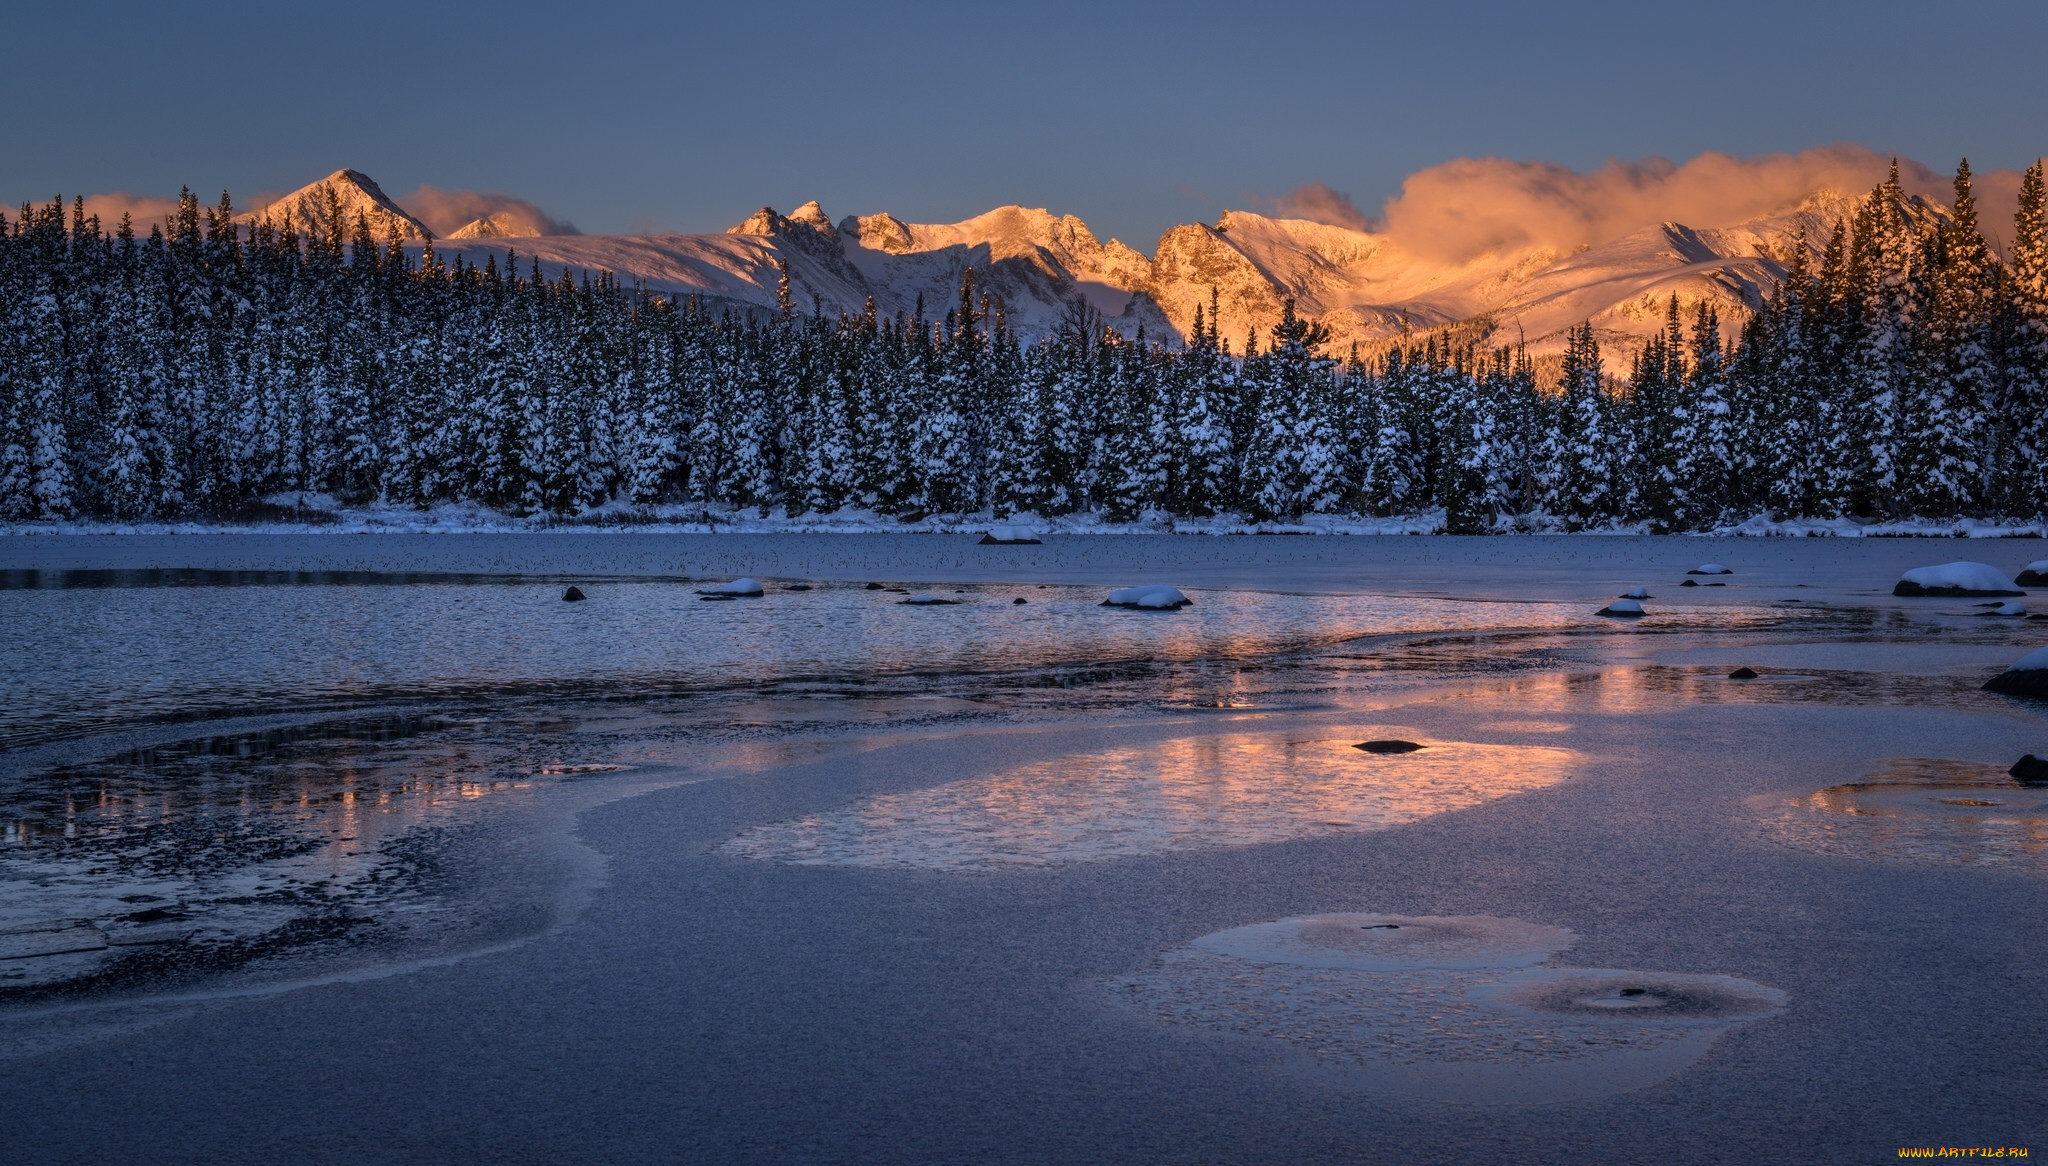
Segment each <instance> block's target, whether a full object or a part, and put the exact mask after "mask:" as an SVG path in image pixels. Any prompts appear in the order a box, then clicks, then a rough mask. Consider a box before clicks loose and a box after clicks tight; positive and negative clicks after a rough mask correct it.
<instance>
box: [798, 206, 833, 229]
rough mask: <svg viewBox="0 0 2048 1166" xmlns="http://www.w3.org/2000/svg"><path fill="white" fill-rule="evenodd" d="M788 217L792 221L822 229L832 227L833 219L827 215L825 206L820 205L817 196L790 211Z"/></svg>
mask: <svg viewBox="0 0 2048 1166" xmlns="http://www.w3.org/2000/svg"><path fill="white" fill-rule="evenodd" d="M788 218H789V221H790V222H792V223H802V224H803V225H805V226H807V227H815V228H817V229H818V230H821V231H829V230H831V229H832V220H831V219H829V218H826V217H825V208H824V207H821V206H819V205H818V200H817V199H815V198H814V199H812V200H811V201H809V202H807V203H805V204H804V205H802V206H800V207H798V208H796V209H795V210H793V211H791V212H789V215H788Z"/></svg>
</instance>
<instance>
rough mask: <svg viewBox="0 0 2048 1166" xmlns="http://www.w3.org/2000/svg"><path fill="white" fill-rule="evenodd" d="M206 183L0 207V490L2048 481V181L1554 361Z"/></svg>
mask: <svg viewBox="0 0 2048 1166" xmlns="http://www.w3.org/2000/svg"><path fill="white" fill-rule="evenodd" d="M234 213H235V212H234V208H233V206H232V205H231V204H230V203H229V201H228V199H227V197H226V196H225V195H223V196H222V199H221V202H220V204H219V205H218V206H217V207H213V208H205V209H202V208H201V206H200V205H199V203H198V201H197V200H196V199H194V198H193V197H192V196H191V195H190V194H189V193H188V194H186V195H185V196H183V198H182V199H181V203H180V209H179V211H178V212H177V213H176V214H175V215H173V216H171V217H170V219H169V220H168V221H167V223H166V224H164V225H163V226H162V227H152V228H151V229H150V230H149V232H148V234H147V236H139V235H138V234H137V232H136V231H135V230H134V229H133V227H132V225H131V224H130V223H129V222H127V221H126V220H125V219H124V221H123V222H122V223H121V224H120V225H119V227H118V228H117V229H115V230H114V231H112V232H108V231H106V230H104V229H103V227H102V225H101V224H100V223H99V222H98V221H97V220H96V219H93V218H89V217H87V216H85V214H84V212H83V206H82V204H74V205H73V207H72V208H71V209H70V213H69V214H68V216H67V214H66V208H65V207H64V205H63V203H62V202H61V201H59V202H56V203H52V204H49V205H47V206H42V207H35V206H25V207H23V208H22V211H21V214H20V216H19V217H18V219H16V220H15V221H13V222H11V223H10V222H8V221H7V220H6V218H5V216H0V518H4V519H7V520H13V521H52V520H57V521H61V520H67V519H73V518H80V517H87V518H100V519H149V518H172V517H181V516H194V515H200V516H204V515H213V516H223V515H234V514H237V513H242V512H244V508H245V507H247V506H248V504H249V503H250V502H251V500H254V499H258V498H262V497H264V496H266V495H274V494H279V493H287V492H294V491H304V492H318V493H326V494H331V495H334V496H336V497H338V498H340V499H342V500H344V501H348V502H368V501H372V500H382V501H384V502H387V503H392V504H401V505H414V506H419V507H427V506H432V505H434V504H437V503H441V502H448V501H476V502H481V503H484V504H486V505H489V506H492V507H495V508H499V509H501V510H504V511H506V512H508V513H513V514H536V513H548V514H578V513H584V512H587V511H589V510H591V509H593V508H597V507H601V506H605V505H607V504H610V503H616V502H620V501H625V502H630V503H634V504H643V505H655V504H661V503H672V502H706V503H716V504H723V505H732V506H741V507H758V508H760V509H761V510H762V511H763V512H764V513H766V512H768V511H770V510H786V511H787V512H788V513H790V514H800V513H807V512H820V513H824V512H831V511H835V510H839V509H842V508H846V507H859V508H864V509H868V510H873V511H877V512H880V513H885V514H896V515H912V514H939V513H957V514H971V513H983V512H987V513H992V514H994V515H996V516H998V517H1001V516H1006V515H1010V514H1015V513H1023V512H1029V513H1035V514H1039V515H1045V516H1053V515H1063V514H1072V513H1077V512H1088V513H1094V514H1099V515H1101V516H1103V517H1104V518H1106V519H1109V520H1112V521H1121V520H1129V519H1135V518H1138V517H1139V516H1141V515H1144V514H1147V513H1157V512H1165V513H1170V514H1174V515H1179V516H1209V515H1215V514H1220V513H1237V514H1242V515H1244V516H1245V517H1247V518H1248V519H1251V520H1253V521H1270V520H1280V521H1287V520H1294V519H1298V518H1300V517H1302V516H1303V515H1307V514H1318V513H1322V514H1328V513H1341V514H1376V515H1392V514H1414V513H1421V512H1429V511H1441V512H1442V514H1443V521H1444V525H1445V528H1446V529H1448V530H1451V531H1471V532H1478V531H1487V530H1502V529H1524V528H1529V527H1532V526H1540V527H1552V528H1554V527H1565V528H1569V529H1581V528H1586V527H1593V526H1604V525H1608V524H1612V523H1615V522H1625V523H1645V524H1648V525H1650V526H1651V527H1652V528H1653V529H1673V530H1681V529H1703V528H1708V527H1712V526H1715V525H1717V524H1721V523H1725V522H1728V521H1734V520H1741V519H1745V518H1748V517H1750V516H1753V515H1755V514H1757V513H1759V512H1762V511H1770V512H1772V513H1774V514H1775V515H1777V516H1779V517H1801V516H1805V517H1824V518H1833V517H1842V516H1859V517H1867V518H1872V519H1895V518H1908V517H1916V516H1917V517H1928V518H1953V517H1958V516H1965V515H1971V516H1983V517H2015V516H2032V515H2038V514H2041V513H2043V512H2044V511H2048V473H2044V457H2043V455H2044V451H2048V375H2044V374H2048V242H2044V225H2043V189H2042V173H2041V167H2040V166H2039V165H2038V164H2037V165H2036V166H2035V167H2033V168H2032V169H2030V170H2029V171H2028V172H2027V175H2026V180H2025V183H2024V186H2023V189H2022V194H2021V198H2020V206H2019V211H2018V214H2017V216H2016V220H2015V231H2014V235H2013V243H2012V246H2011V247H2010V249H2009V252H2008V254H2009V257H2010V262H2009V263H2007V262H2002V261H2001V260H2000V259H1999V258H1998V256H1997V255H1996V254H1995V253H1994V252H1993V250H1992V249H1991V247H1990V246H1988V245H1987V243H1986V241H1985V239H1984V236H1983V234H1982V232H1981V231H1980V229H1979V226H1978V223H1977V211H1976V205H1975V200H1974V197H1973V195H1972V193H1971V189H1970V177H1969V171H1968V167H1967V165H1965V166H1964V167H1963V168H1962V169H1961V170H1960V171H1959V173H1958V174H1957V176H1956V193H1955V205H1954V209H1953V213H1952V214H1947V215H1932V214H1929V213H1927V212H1926V211H1925V209H1924V204H1916V203H1914V202H1912V201H1910V200H1908V199H1907V198H1906V197H1905V195H1904V193H1903V192H1902V191H1901V189H1900V187H1899V183H1898V178H1897V173H1896V170H1894V173H1893V175H1892V177H1891V178H1890V179H1889V180H1887V181H1886V182H1884V183H1883V184H1881V185H1879V186H1878V187H1877V188H1876V189H1874V190H1873V191H1872V192H1871V194H1870V196H1869V197H1868V198H1867V199H1865V200H1863V202H1862V203H1861V204H1860V209H1859V211H1858V212H1857V213H1856V214H1855V216H1854V217H1853V219H1852V220H1849V221H1845V222H1843V223H1842V224H1841V225H1840V226H1839V227H1838V228H1837V229H1836V230H1835V232H1834V235H1833V237H1832V238H1831V239H1829V240H1828V241H1827V243H1826V246H1825V248H1824V249H1822V252H1821V255H1822V257H1821V258H1820V259H1819V261H1818V262H1817V263H1815V262H1813V261H1811V260H1810V257H1809V255H1808V248H1806V247H1805V246H1800V247H1796V248H1794V249H1793V250H1792V254H1791V255H1790V256H1789V268H1790V270H1789V272H1788V275H1787V277H1786V279H1785V281H1784V284H1783V287H1782V288H1781V289H1780V290H1779V291H1778V292H1777V293H1776V294H1775V295H1774V296H1773V297H1772V298H1771V299H1769V300H1768V301H1767V302H1765V303H1764V304H1763V305H1762V306H1761V308H1760V309H1759V310H1758V311H1757V312H1755V313H1754V314H1753V315H1751V316H1750V317H1749V318H1748V319H1746V320H1744V321H1742V322H1741V324H1740V326H1739V327H1735V326H1734V325H1733V322H1731V324H1730V327H1729V329H1728V331H1729V332H1731V333H1732V334H1730V335H1724V332H1723V326H1722V323H1721V321H1720V320H1719V319H1718V318H1717V317H1716V315H1715V313H1714V311H1713V310H1712V309H1711V308H1710V307H1709V306H1707V305H1705V304H1700V305H1697V306H1695V308H1694V310H1692V311H1691V312H1690V313H1684V312H1681V309H1680V305H1679V303H1678V301H1677V299H1676V297H1674V298H1673V299H1672V300H1671V302H1670V304H1669V311H1668V317H1667V321H1666V328H1665V331H1664V333H1663V334H1662V335H1660V336H1658V337H1656V338H1655V339H1653V340H1652V341H1651V342H1650V343H1649V344H1648V346H1647V347H1646V348H1644V349H1643V350H1641V351H1639V352H1637V353H1635V354H1633V355H1632V357H1631V359H1630V362H1629V366H1628V368H1627V369H1625V370H1623V369H1619V368H1617V369H1613V370H1610V369H1608V368H1607V367H1605V366H1604V364H1603V360H1602V356H1601V353H1600V348H1599V344H1598V342H1597V339H1596V336H1595V334H1594V332H1593V330H1592V328H1591V327H1590V326H1586V327H1582V328H1580V329H1577V330H1575V331H1574V333H1573V336H1572V339H1571V343H1570V345H1569V348H1568V351H1567V352H1566V354H1565V358H1564V361H1563V366H1562V372H1561V374H1560V375H1559V376H1557V377H1556V378H1555V379H1554V380H1552V379H1550V378H1545V382H1546V383H1539V380H1538V378H1537V376H1536V374H1535V372H1534V369H1533V366H1532V365H1531V363H1530V362H1529V361H1528V360H1527V359H1526V358H1525V357H1524V356H1523V355H1522V354H1521V353H1519V352H1516V351H1509V350H1493V351H1486V352H1481V351H1478V350H1476V349H1475V348H1474V347H1472V346H1469V345H1467V346H1463V347H1458V346H1453V345H1451V344H1449V343H1447V342H1441V341H1439V340H1437V339H1432V338H1425V339H1423V340H1421V341H1419V342H1416V343H1404V344H1401V345H1397V346H1395V347H1394V348H1393V349H1392V350H1390V351H1389V352H1387V353H1385V354H1381V355H1377V356H1374V357H1372V358H1370V359H1362V358H1360V357H1359V355H1358V354H1357V353H1356V352H1355V351H1354V352H1353V353H1351V355H1350V357H1349V359H1343V358H1340V357H1338V356H1336V355H1335V354H1331V353H1327V352H1325V351H1324V347H1325V345H1324V336H1323V334H1322V332H1321V330H1320V329H1319V328H1317V327H1316V326H1314V325H1312V324H1310V323H1308V322H1306V321H1303V320H1301V319H1298V318H1297V317H1296V315H1295V313H1294V310H1293V305H1292V304H1291V303H1289V304H1287V305H1286V308H1285V311H1284V314H1283V318H1282V321H1281V323H1280V324H1279V325H1278V326H1277V327H1276V328H1274V329H1273V331H1272V333H1271V335H1270V336H1268V337H1265V338H1256V339H1253V340H1252V341H1251V342H1248V343H1246V344H1244V345H1242V346H1241V349H1240V351H1238V352H1235V353H1233V352H1232V351H1231V349H1230V345H1229V344H1228V343H1227V342H1226V340H1225V338H1223V337H1222V336H1220V335H1218V333H1217V330H1216V329H1215V327H1214V320H1215V318H1216V316H1215V312H1214V310H1213V308H1212V309H1211V310H1210V311H1208V312H1207V313H1201V312H1198V313H1197V316H1196V322H1195V325H1194V328H1193V330H1192V335H1191V336H1190V337H1189V338H1188V341H1187V343H1186V344H1185V346H1184V347H1181V348H1179V349H1169V348H1167V347H1165V346H1163V345H1157V344H1148V343H1146V341H1145V339H1144V338H1143V337H1142V336H1140V337H1138V338H1136V339H1134V340H1127V339H1125V338H1123V337H1121V336H1119V335H1118V334H1117V333H1115V332H1114V331H1111V330H1107V329H1104V328H1103V327H1102V326H1101V324H1100V321H1099V319H1093V320H1091V319H1089V318H1088V317H1087V315H1086V313H1085V312H1083V311H1080V310H1078V309H1077V311H1076V312H1075V313H1074V314H1073V316H1072V317H1071V318H1070V320H1069V321H1068V323H1067V326H1066V327H1064V328H1062V329H1061V330H1060V331H1059V332H1058V333H1057V334H1055V335H1052V336H1048V337H1045V338H1042V339H1039V340H1036V341H1034V342H1031V343H1023V342H1021V341H1020V340H1019V338H1018V337H1017V336H1015V335H1014V334H1012V333H1011V331H1010V330H1009V328H1008V327H1007V326H1006V323H1005V320H1004V316H1003V308H1002V304H1001V303H1000V302H996V301H992V300H991V299H990V298H989V297H987V296H985V295H977V293H976V292H975V289H974V285H973V277H972V273H971V272H970V273H969V275H968V278H967V280H966V282H965V283H964V284H963V286H962V287H961V290H960V298H959V302H958V304H957V305H955V306H954V307H952V308H951V309H950V310H948V311H946V312H945V314H944V316H943V317H942V318H938V319H926V318H925V313H924V311H923V309H922V307H920V309H919V310H918V311H917V312H916V313H914V314H909V315H904V316H899V317H896V318H889V317H884V316H881V315H879V314H878V313H877V312H876V311H875V310H874V309H873V306H872V304H871V305H870V306H869V309H868V310H867V311H866V312H864V313H863V314H861V315H858V316H837V317H830V318H828V317H827V316H825V315H824V314H823V313H821V312H819V311H817V310H815V308H814V309H813V310H811V311H804V310H802V309H801V307H800V306H799V305H796V304H793V303H792V302H791V299H790V295H789V289H788V286H787V277H786V274H785V279H784V286H783V289H782V295H781V306H780V310H779V311H778V312H775V313H763V314H762V315H761V316H760V317H758V318H754V317H742V316H735V315H733V314H731V313H716V314H714V313H712V312H710V311H707V310H703V309H702V308H700V307H699V306H698V305H697V304H696V303H695V302H694V301H693V300H683V299H678V298H672V297H660V296H653V295H648V294H644V293H642V292H639V291H636V290H634V289H630V288H627V287H624V286H622V285H621V284H620V283H619V282H617V281H616V280H614V279H612V278H609V277H604V278H599V279H596V280H590V279H585V280H584V281H582V282H576V281H573V280H571V279H570V278H569V277H568V276H567V275H566V274H565V275H564V276H563V277H562V278H560V279H556V280H548V279H546V278H545V277H544V276H543V274H542V272H541V270H540V268H539V266H538V265H537V264H535V265H533V266H532V267H531V268H530V269H529V270H528V271H527V273H526V274H523V275H522V274H521V272H520V270H519V268H518V261H517V260H516V258H513V257H510V256H508V262H507V264H506V266H505V267H504V268H502V269H501V268H500V267H499V266H498V265H497V261H496V259H495V257H493V258H492V259H490V260H488V261H487V262H486V263H485V264H484V265H483V266H481V267H479V266H475V265H466V264H465V263H463V261H462V260H461V259H459V258H458V259H456V260H455V261H454V262H453V263H452V264H451V263H449V262H446V261H445V260H444V259H443V258H442V257H440V256H437V255H435V254H434V253H433V251H432V250H431V248H428V249H427V250H426V251H425V253H424V254H423V255H418V256H414V255H410V254H408V253H407V252H406V251H405V249H404V248H402V247H401V246H399V244H398V242H397V241H396V240H395V239H394V240H388V241H384V242H382V243H380V242H379V241H377V240H375V239H372V238H370V237H369V233H368V230H367V228H366V227H363V226H361V225H360V224H359V225H358V228H357V230H356V231H355V232H354V233H353V236H352V237H349V238H343V237H342V236H341V235H340V234H338V233H337V234H331V235H324V234H322V233H321V232H319V231H317V230H314V231H308V232H304V233H302V232H300V231H298V230H296V229H295V228H294V227H293V226H292V225H291V224H289V223H286V224H282V225H280V226H277V227H272V226H270V225H263V226H258V227H256V228H254V229H245V228H240V227H237V226H236V225H235V224H234V223H233V222H232V220H233V217H234Z"/></svg>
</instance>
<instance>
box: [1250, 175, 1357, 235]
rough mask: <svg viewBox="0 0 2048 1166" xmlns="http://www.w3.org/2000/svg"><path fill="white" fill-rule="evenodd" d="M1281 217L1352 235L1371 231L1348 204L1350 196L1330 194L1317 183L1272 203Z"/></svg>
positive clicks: (1350, 202) (1354, 204)
mask: <svg viewBox="0 0 2048 1166" xmlns="http://www.w3.org/2000/svg"><path fill="white" fill-rule="evenodd" d="M1274 202H1275V204H1276V208H1275V209H1277V210H1278V211H1279V212H1280V215H1281V217H1283V218H1289V219H1309V220H1311V221H1313V222H1318V223H1324V224H1326V225H1328V226H1332V227H1349V228H1351V229H1352V230H1354V231H1367V230H1371V229H1372V221H1371V220H1370V219H1367V218H1366V217H1365V213H1364V212H1363V211H1360V210H1359V209H1358V204H1357V203H1354V202H1352V201H1351V196H1350V195H1348V194H1345V193H1344V192H1343V191H1341V190H1332V189H1330V188H1329V187H1327V186H1324V185H1323V184H1322V183H1320V182H1306V183H1303V184H1302V185H1300V186H1297V187H1295V188H1294V189H1293V190H1292V191H1290V192H1288V193H1287V194H1283V195H1281V196H1280V197H1279V198H1278V199H1275V200H1274Z"/></svg>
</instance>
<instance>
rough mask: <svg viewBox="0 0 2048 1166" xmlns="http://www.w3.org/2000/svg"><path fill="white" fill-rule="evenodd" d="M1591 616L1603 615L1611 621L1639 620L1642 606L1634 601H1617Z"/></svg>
mask: <svg viewBox="0 0 2048 1166" xmlns="http://www.w3.org/2000/svg"><path fill="white" fill-rule="evenodd" d="M1593 614H1594V615H1604V616H1607V617H1609V618H1611V619H1639V618H1641V617H1642V615H1643V614H1644V613H1643V605H1642V604H1640V603H1637V602H1636V601H1635V600H1633V599H1617V600H1615V601H1614V602H1613V603H1610V604H1608V605H1607V606H1606V607H1603V608H1601V609H1600V610H1599V611H1596V612H1594V613H1593Z"/></svg>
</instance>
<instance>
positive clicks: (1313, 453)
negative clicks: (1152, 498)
mask: <svg viewBox="0 0 2048 1166" xmlns="http://www.w3.org/2000/svg"><path fill="white" fill-rule="evenodd" d="M1328 338H1329V333H1328V332H1327V331H1326V330H1325V329H1324V328H1323V327H1322V326H1321V325H1319V324H1311V323H1309V322H1308V321H1306V320H1303V319H1301V318H1300V317H1298V316H1297V315H1295V311H1294V300H1293V298H1292V297H1288V298H1285V299H1283V300H1281V301H1280V322H1279V323H1277V324H1275V325H1274V326H1273V346H1272V348H1271V349H1270V350H1269V351H1268V352H1267V353H1266V354H1265V355H1264V356H1262V357H1259V358H1257V360H1258V364H1257V370H1256V372H1253V371H1251V370H1250V369H1248V370H1247V373H1248V379H1253V380H1255V381H1256V382H1257V383H1258V385H1259V394H1258V396H1259V402H1260V408H1259V413H1258V421H1257V424H1256V426H1255V427H1254V429H1253V431H1252V436H1251V444H1250V449H1249V451H1248V456H1247V457H1246V459H1245V461H1246V482H1245V495H1246V497H1245V502H1246V509H1247V511H1248V512H1249V514H1250V515H1251V517H1252V518H1253V519H1254V520H1255V521H1265V520H1268V519H1279V520H1281V521H1285V522H1293V521H1297V520H1299V519H1300V518H1301V517H1302V516H1303V515H1305V514H1311V513H1316V512H1319V511H1322V510H1324V509H1326V508H1328V507H1329V505H1330V504H1331V503H1332V502H1334V501H1335V500H1336V498H1337V497H1338V495H1339V493H1340V490H1341V483H1342V476H1341V470H1342V466H1341V463H1340V460H1339V456H1340V455H1339V449H1338V445H1337V441H1336V435H1335V433H1334V432H1333V431H1332V430H1331V428H1330V426H1329V423H1328V420H1327V412H1328V400H1329V396H1330V374H1331V369H1332V367H1333V366H1334V364H1335V362H1334V361H1332V360H1330V359H1329V358H1328V357H1325V356H1324V355H1322V353H1321V348H1322V345H1323V344H1324V343H1325V342H1326V341H1327V340H1328ZM1248 363H1249V362H1248Z"/></svg>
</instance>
